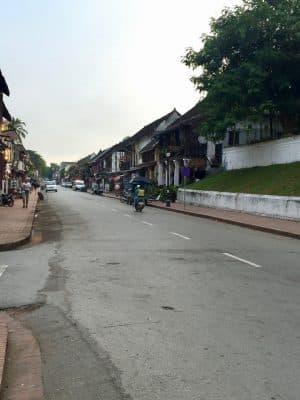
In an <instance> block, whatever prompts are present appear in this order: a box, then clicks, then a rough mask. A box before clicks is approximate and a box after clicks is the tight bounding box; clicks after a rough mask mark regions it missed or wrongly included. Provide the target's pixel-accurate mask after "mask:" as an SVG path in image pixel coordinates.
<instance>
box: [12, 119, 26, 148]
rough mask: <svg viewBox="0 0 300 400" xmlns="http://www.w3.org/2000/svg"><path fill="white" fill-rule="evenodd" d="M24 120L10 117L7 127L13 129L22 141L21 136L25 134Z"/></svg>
mask: <svg viewBox="0 0 300 400" xmlns="http://www.w3.org/2000/svg"><path fill="white" fill-rule="evenodd" d="M25 126H26V124H25V122H23V121H21V120H20V119H19V118H12V119H11V121H10V123H9V125H8V127H9V129H10V130H12V131H15V132H16V134H17V136H18V139H19V140H20V141H21V142H22V138H23V139H24V138H25V137H26V135H27V133H28V132H27V130H26V128H25Z"/></svg>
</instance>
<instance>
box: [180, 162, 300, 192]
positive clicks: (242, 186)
mask: <svg viewBox="0 0 300 400" xmlns="http://www.w3.org/2000/svg"><path fill="white" fill-rule="evenodd" d="M187 188H188V189H196V190H212V191H213V190H215V191H218V192H234V193H252V194H270V195H278V196H300V162H294V163H290V164H275V165H270V166H267V167H255V168H244V169H239V170H234V171H223V172H220V173H218V174H216V175H213V176H208V177H206V178H204V179H202V180H201V181H199V182H195V183H193V184H190V185H188V186H187Z"/></svg>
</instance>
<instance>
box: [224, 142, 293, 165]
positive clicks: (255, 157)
mask: <svg viewBox="0 0 300 400" xmlns="http://www.w3.org/2000/svg"><path fill="white" fill-rule="evenodd" d="M294 161H300V136H294V137H288V138H284V139H278V140H271V141H268V142H263V143H257V144H251V145H246V146H237V147H227V148H226V147H225V148H224V149H223V165H224V167H225V169H228V170H231V169H240V168H251V167H258V166H264V165H271V164H288V163H291V162H294Z"/></svg>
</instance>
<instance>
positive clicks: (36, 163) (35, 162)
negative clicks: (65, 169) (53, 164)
mask: <svg viewBox="0 0 300 400" xmlns="http://www.w3.org/2000/svg"><path fill="white" fill-rule="evenodd" d="M27 154H28V156H29V158H30V161H31V164H32V168H31V170H29V174H30V173H31V174H34V173H35V171H38V172H39V176H40V177H43V178H46V177H47V178H48V177H49V173H50V168H49V167H47V164H46V161H45V160H44V159H43V157H42V156H41V155H40V154H39V153H37V152H36V151H34V150H27Z"/></svg>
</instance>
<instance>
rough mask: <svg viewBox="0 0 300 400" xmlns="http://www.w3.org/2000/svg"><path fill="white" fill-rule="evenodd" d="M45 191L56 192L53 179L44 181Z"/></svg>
mask: <svg viewBox="0 0 300 400" xmlns="http://www.w3.org/2000/svg"><path fill="white" fill-rule="evenodd" d="M46 192H57V185H56V182H55V181H47V182H46Z"/></svg>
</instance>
